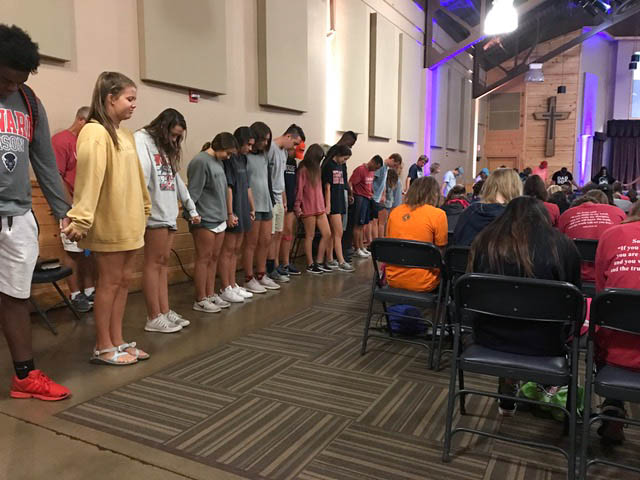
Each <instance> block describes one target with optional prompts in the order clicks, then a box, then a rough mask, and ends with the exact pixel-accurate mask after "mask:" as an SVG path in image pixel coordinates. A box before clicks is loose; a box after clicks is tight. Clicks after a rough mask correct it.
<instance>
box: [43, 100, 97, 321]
mask: <svg viewBox="0 0 640 480" xmlns="http://www.w3.org/2000/svg"><path fill="white" fill-rule="evenodd" d="M88 117H89V107H80V108H79V109H78V111H77V113H76V117H75V119H74V120H73V124H72V125H71V126H70V127H69V128H68V129H66V130H62V131H61V132H58V133H56V134H55V135H54V136H53V137H51V144H52V145H53V152H54V153H55V155H56V163H57V164H58V172H59V173H60V176H61V177H62V184H63V185H64V187H65V188H66V190H67V192H68V193H69V203H73V189H74V186H75V182H76V142H77V140H78V134H79V133H80V130H82V127H84V126H85V124H86V123H87V118H88ZM60 239H61V240H62V247H63V248H64V251H65V258H64V264H65V265H66V266H67V267H69V268H70V269H71V272H72V273H71V275H69V276H68V277H67V279H66V281H67V286H68V287H69V291H70V292H71V303H72V304H73V306H74V307H75V309H76V310H78V311H79V312H82V313H84V312H88V311H89V310H91V305H92V304H93V300H94V298H95V281H94V279H93V260H92V259H91V257H86V256H85V255H84V250H83V249H82V248H79V247H78V244H77V243H76V242H72V241H70V240H69V239H68V238H67V236H66V235H65V234H64V233H61V234H60Z"/></svg>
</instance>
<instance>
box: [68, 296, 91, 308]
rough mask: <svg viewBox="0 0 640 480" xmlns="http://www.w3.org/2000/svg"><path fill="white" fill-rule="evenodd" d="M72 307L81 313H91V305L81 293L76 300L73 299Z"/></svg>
mask: <svg viewBox="0 0 640 480" xmlns="http://www.w3.org/2000/svg"><path fill="white" fill-rule="evenodd" d="M71 305H73V308H75V309H76V310H77V311H78V312H80V313H87V312H90V311H91V308H92V306H91V303H90V302H89V299H88V298H87V296H86V295H85V294H84V293H79V294H78V295H77V296H76V298H72V299H71Z"/></svg>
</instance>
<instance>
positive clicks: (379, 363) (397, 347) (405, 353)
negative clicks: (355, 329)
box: [313, 334, 420, 377]
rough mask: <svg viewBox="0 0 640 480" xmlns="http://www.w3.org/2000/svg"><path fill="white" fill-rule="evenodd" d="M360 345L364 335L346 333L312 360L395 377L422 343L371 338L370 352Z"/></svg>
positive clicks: (368, 348) (415, 355)
mask: <svg viewBox="0 0 640 480" xmlns="http://www.w3.org/2000/svg"><path fill="white" fill-rule="evenodd" d="M361 335H362V334H361ZM361 345H362V338H361V337H347V338H345V339H344V340H343V341H342V342H340V343H338V344H337V345H335V346H334V347H333V348H330V349H329V350H327V351H326V352H323V353H321V354H320V355H318V356H317V357H316V358H314V359H313V363H319V364H321V365H326V366H328V367H334V368H340V369H345V370H353V371H357V372H364V373H369V374H372V375H380V376H383V377H395V376H397V375H398V374H399V373H400V372H401V371H402V370H403V369H404V368H405V367H407V366H408V365H409V364H410V363H411V362H412V361H413V360H414V359H415V358H416V357H417V355H418V352H420V347H417V346H413V345H409V344H406V343H399V342H389V341H384V340H377V339H372V340H371V341H370V342H369V343H368V344H367V352H366V353H365V354H364V355H361V354H360V347H361Z"/></svg>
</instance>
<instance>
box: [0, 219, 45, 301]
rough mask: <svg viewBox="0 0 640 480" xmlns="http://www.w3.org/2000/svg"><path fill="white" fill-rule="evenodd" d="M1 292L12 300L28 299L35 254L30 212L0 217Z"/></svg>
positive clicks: (35, 236)
mask: <svg viewBox="0 0 640 480" xmlns="http://www.w3.org/2000/svg"><path fill="white" fill-rule="evenodd" d="M0 226H1V229H0V292H2V293H4V294H5V295H8V296H10V297H13V298H21V299H26V298H29V297H30V296H31V278H32V277H33V269H34V268H35V267H36V260H38V253H39V251H40V248H39V245H38V224H37V223H36V219H35V217H34V216H33V213H32V212H27V213H25V214H24V215H17V216H14V217H0Z"/></svg>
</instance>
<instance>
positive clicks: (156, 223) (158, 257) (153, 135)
mask: <svg viewBox="0 0 640 480" xmlns="http://www.w3.org/2000/svg"><path fill="white" fill-rule="evenodd" d="M186 132H187V122H186V121H185V119H184V116H183V115H182V114H181V113H180V112H178V111H177V110H174V109H173V108H167V109H166V110H163V111H162V112H161V113H160V114H159V115H158V116H157V117H156V118H155V119H153V120H152V121H151V123H149V125H147V126H145V127H144V128H142V129H140V130H138V131H137V132H135V133H134V134H133V138H134V140H135V142H136V150H137V152H138V158H139V160H140V165H141V166H142V172H143V173H144V179H145V184H146V185H147V189H148V190H149V196H150V197H151V216H150V217H149V218H148V219H147V229H146V231H145V234H144V266H143V272H142V291H143V293H144V300H145V303H146V306H147V323H146V325H145V327H144V329H145V330H146V331H147V332H159V333H174V332H178V331H180V330H182V328H184V327H187V326H189V324H190V322H189V320H186V319H185V318H183V317H182V315H180V314H178V313H176V312H174V311H173V310H171V308H170V307H169V277H168V269H169V268H168V263H169V256H170V255H171V249H172V248H173V241H174V239H175V235H176V232H177V231H178V225H177V221H176V219H177V217H178V200H180V202H181V203H182V205H183V207H184V209H185V210H186V211H187V212H189V221H190V222H191V223H192V224H197V223H200V216H199V215H198V211H197V210H196V206H195V204H194V203H193V200H191V196H190V195H189V191H188V190H187V187H186V185H185V184H184V182H183V181H182V178H180V175H179V174H178V172H179V171H180V163H181V161H182V141H183V140H184V136H185V135H186Z"/></svg>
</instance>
